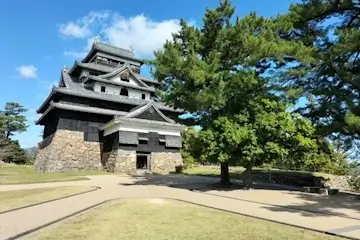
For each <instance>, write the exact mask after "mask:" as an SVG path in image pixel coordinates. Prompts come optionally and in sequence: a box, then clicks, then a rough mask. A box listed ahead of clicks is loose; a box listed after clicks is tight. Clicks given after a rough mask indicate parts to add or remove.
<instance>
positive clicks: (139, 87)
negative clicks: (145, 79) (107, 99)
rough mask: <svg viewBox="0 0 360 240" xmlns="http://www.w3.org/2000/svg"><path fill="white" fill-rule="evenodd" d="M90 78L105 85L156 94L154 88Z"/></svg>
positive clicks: (94, 77)
mask: <svg viewBox="0 0 360 240" xmlns="http://www.w3.org/2000/svg"><path fill="white" fill-rule="evenodd" d="M88 78H89V79H92V80H94V81H97V82H103V83H107V84H112V85H118V86H124V87H128V88H135V89H139V90H144V91H148V92H155V89H154V88H153V87H141V86H137V85H134V84H129V83H126V82H123V81H110V80H107V79H103V78H100V77H97V76H92V75H90V76H88ZM85 82H86V81H85ZM85 82H84V83H85Z"/></svg>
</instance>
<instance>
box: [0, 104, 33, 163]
mask: <svg viewBox="0 0 360 240" xmlns="http://www.w3.org/2000/svg"><path fill="white" fill-rule="evenodd" d="M25 111H26V109H25V108H24V107H23V106H21V105H20V104H18V103H15V102H8V103H6V105H5V108H4V110H0V161H3V162H8V163H10V162H11V163H17V164H25V163H28V162H29V161H30V158H29V157H28V155H27V153H26V151H25V150H24V149H22V148H21V147H20V145H19V143H18V142H17V141H13V140H11V139H10V137H11V136H12V135H14V134H15V133H16V132H17V133H21V132H24V131H26V129H27V127H28V126H27V125H26V118H25V116H23V115H21V114H22V113H24V112H25Z"/></svg>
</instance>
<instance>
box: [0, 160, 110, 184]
mask: <svg viewBox="0 0 360 240" xmlns="http://www.w3.org/2000/svg"><path fill="white" fill-rule="evenodd" d="M100 174H109V173H107V172H103V171H79V172H57V173H41V172H37V171H35V170H34V168H33V166H26V165H7V164H6V165H0V184H26V183H43V182H62V181H77V180H86V178H85V177H84V176H87V175H100Z"/></svg>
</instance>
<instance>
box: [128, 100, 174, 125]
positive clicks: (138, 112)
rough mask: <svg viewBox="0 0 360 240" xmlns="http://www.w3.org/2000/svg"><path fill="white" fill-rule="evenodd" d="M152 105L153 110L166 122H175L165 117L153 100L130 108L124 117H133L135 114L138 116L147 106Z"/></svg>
mask: <svg viewBox="0 0 360 240" xmlns="http://www.w3.org/2000/svg"><path fill="white" fill-rule="evenodd" d="M151 107H153V108H154V109H155V111H156V112H157V113H158V114H159V115H160V116H161V117H162V118H163V119H164V120H165V121H167V122H168V123H175V121H174V120H172V119H170V118H168V117H166V116H165V115H164V114H163V113H162V112H161V111H160V110H159V109H158V108H157V107H156V105H155V104H154V102H149V103H147V104H144V105H143V106H141V107H139V108H136V109H131V110H130V112H129V113H128V114H126V115H125V118H134V117H136V116H138V115H139V114H141V113H143V112H145V111H146V110H148V109H149V108H151Z"/></svg>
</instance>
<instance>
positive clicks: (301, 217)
mask: <svg viewBox="0 0 360 240" xmlns="http://www.w3.org/2000/svg"><path fill="white" fill-rule="evenodd" d="M90 178H91V180H89V181H75V182H59V183H41V184H26V185H3V186H0V194H1V191H7V190H17V189H32V188H39V187H54V186H85V185H86V186H98V187H101V189H100V190H97V191H94V192H90V193H86V194H82V195H78V196H74V197H70V198H65V199H62V200H57V201H53V202H49V203H44V204H40V205H37V206H33V207H28V208H25V209H21V210H16V211H12V212H8V213H4V214H0V240H4V239H8V238H10V237H13V236H15V235H17V234H19V233H23V232H25V231H28V230H31V229H33V228H36V227H39V226H42V225H45V224H48V223H49V222H52V221H56V220H58V219H60V218H63V217H64V216H66V215H70V214H74V213H76V212H78V211H79V210H82V209H85V208H88V207H91V206H93V205H96V204H99V203H101V202H103V201H106V200H110V199H116V198H133V197H146V198H149V197H155V198H160V197H163V198H174V199H179V200H183V201H187V202H192V203H197V204H201V205H205V206H209V207H214V208H219V209H223V210H227V211H232V212H237V213H241V214H245V215H250V216H254V217H260V218H265V219H269V220H272V221H273V220H276V221H278V222H283V223H289V224H293V225H296V226H301V227H306V228H311V229H317V230H320V231H327V232H333V233H337V234H341V235H343V236H347V237H352V238H356V237H357V238H359V239H360V219H356V217H358V216H359V215H360V208H359V205H357V204H358V202H356V201H355V200H352V201H350V200H349V201H348V200H346V201H345V202H346V204H343V205H341V206H340V209H337V208H336V202H333V204H334V205H331V206H330V205H329V204H328V203H327V202H326V201H330V200H329V199H328V200H327V199H325V198H323V199H321V198H320V199H318V198H316V197H315V196H314V195H311V194H306V196H307V197H309V198H306V197H304V195H303V193H297V194H298V196H300V197H295V196H296V194H295V193H294V192H289V191H266V190H251V191H240V190H233V191H215V190H209V191H206V190H202V191H189V190H188V189H189V188H197V187H199V186H201V185H202V184H203V183H212V182H214V181H216V180H217V179H213V178H206V177H194V176H182V175H170V176H160V177H159V176H157V177H130V176H114V175H106V176H91V177H90ZM166 185H172V187H169V186H166ZM290 194H293V195H290ZM289 196H290V197H289ZM311 198H312V199H311ZM315 198H316V199H315ZM314 199H315V200H316V201H315V200H314ZM334 199H335V200H336V198H333V199H332V200H331V201H335V200H334ZM311 201H315V202H316V204H317V206H318V207H319V208H320V207H321V206H322V205H321V204H322V202H324V204H325V203H326V204H325V205H326V206H327V207H326V209H327V210H328V211H330V210H332V212H326V213H327V214H321V213H315V212H314V210H316V209H315V207H314V205H311V204H314V203H312V202H311ZM336 201H339V202H341V201H344V199H342V200H341V199H338V200H336ZM309 202H310V203H309ZM296 206H298V207H299V206H301V208H300V209H299V208H298V209H296ZM307 206H308V207H307ZM309 206H312V208H311V207H309ZM341 209H343V210H344V209H345V210H346V212H345V213H344V214H340V213H343V211H342V210H341ZM308 210H310V211H313V212H309V211H308ZM320 210H323V209H320ZM329 214H337V216H336V215H329Z"/></svg>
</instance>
